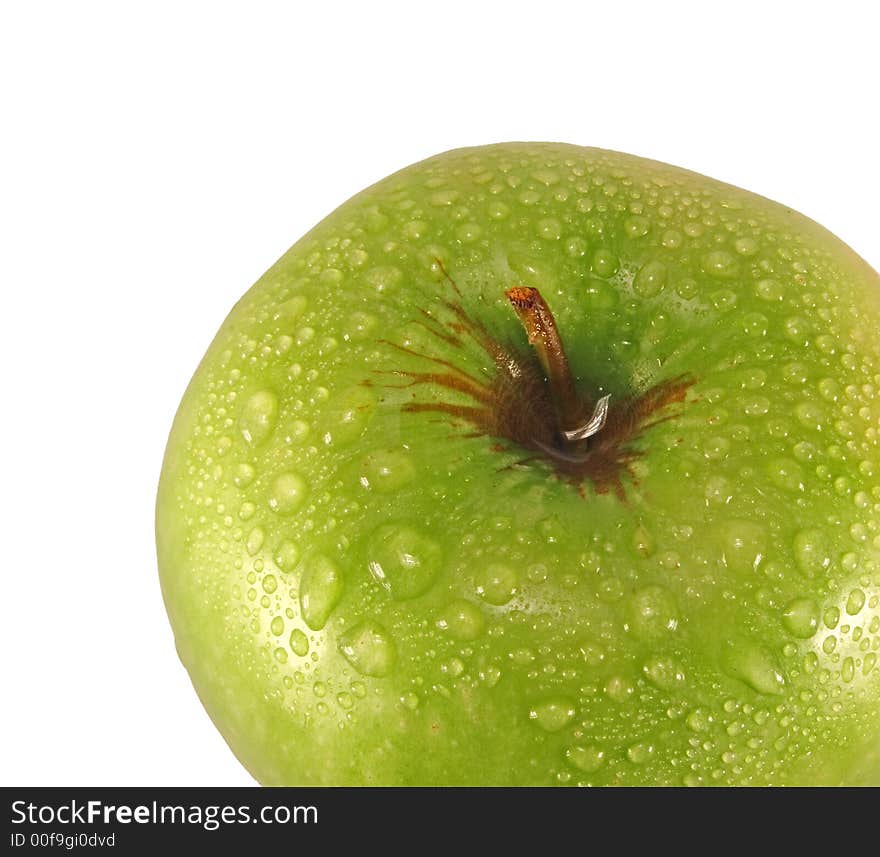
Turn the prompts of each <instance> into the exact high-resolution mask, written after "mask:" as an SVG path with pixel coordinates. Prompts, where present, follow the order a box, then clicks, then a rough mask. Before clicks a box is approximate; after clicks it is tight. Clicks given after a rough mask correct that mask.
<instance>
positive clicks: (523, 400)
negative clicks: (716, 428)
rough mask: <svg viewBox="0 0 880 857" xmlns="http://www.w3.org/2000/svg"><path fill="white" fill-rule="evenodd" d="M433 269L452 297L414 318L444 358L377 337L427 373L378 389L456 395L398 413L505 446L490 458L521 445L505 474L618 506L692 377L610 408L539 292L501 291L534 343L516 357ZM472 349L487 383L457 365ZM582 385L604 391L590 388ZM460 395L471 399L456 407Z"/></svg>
mask: <svg viewBox="0 0 880 857" xmlns="http://www.w3.org/2000/svg"><path fill="white" fill-rule="evenodd" d="M437 266H438V268H439V270H440V271H441V272H442V274H443V278H444V280H445V281H446V282H447V283H448V284H449V286H450V287H451V288H452V290H453V292H454V297H453V298H451V299H450V298H448V297H447V298H441V299H440V300H439V302H438V305H437V309H438V310H439V312H437V311H428V310H426V309H424V308H420V315H421V318H420V319H417V320H416V321H417V323H418V324H420V325H421V326H422V327H423V328H424V329H425V330H426V331H427V332H428V334H429V335H430V336H432V337H434V339H435V340H436V342H437V343H438V345H439V347H441V350H442V351H443V353H444V354H445V355H448V356H444V357H440V356H438V355H436V354H430V353H424V352H421V351H418V350H415V349H413V348H412V347H410V346H409V345H400V344H397V343H394V342H391V341H389V340H381V341H382V342H384V344H386V345H388V346H390V347H392V348H394V349H395V350H397V351H399V352H401V353H403V354H404V355H408V356H409V357H410V358H412V359H415V360H417V361H420V362H422V363H423V364H425V363H427V364H429V365H430V368H428V367H427V366H425V367H424V368H421V369H415V368H413V369H409V368H398V369H394V370H374V372H375V373H377V374H379V375H387V374H393V375H395V376H397V377H398V378H399V379H401V383H399V384H390V383H387V382H385V383H381V384H380V385H381V386H382V387H385V388H386V389H392V388H396V389H398V390H405V389H407V388H413V387H422V386H430V387H434V388H435V389H436V390H438V391H439V390H446V391H449V392H451V393H454V394H456V397H457V398H459V400H458V401H444V400H442V399H438V398H436V396H432V397H431V398H430V399H428V400H427V401H426V400H420V401H419V400H409V401H405V402H403V403H402V406H401V407H402V410H403V411H404V412H405V413H410V414H429V413H433V414H437V415H442V416H444V417H446V418H447V419H452V420H454V421H457V422H461V423H464V424H466V425H468V426H470V428H471V429H472V431H469V432H467V433H466V435H465V436H467V437H478V436H487V437H492V438H494V439H496V440H497V441H502V442H504V441H506V442H507V443H508V444H510V446H505V445H504V444H503V443H501V444H495V445H493V447H492V449H493V450H495V451H497V452H504V451H508V452H509V451H513V449H515V448H518V449H520V450H525V451H527V452H528V453H529V455H528V456H527V457H525V458H520V459H519V460H517V461H514V462H512V463H511V464H509V465H508V466H507V467H515V466H524V465H530V464H534V463H540V462H544V463H545V464H547V465H549V466H550V468H551V469H552V472H553V473H554V474H555V475H556V476H557V477H558V478H559V479H562V480H564V481H566V482H569V483H570V484H571V485H573V486H574V487H575V488H576V489H577V491H578V493H579V494H581V496H586V492H585V487H586V485H587V484H591V485H592V487H593V490H594V491H595V492H596V493H597V494H606V493H609V492H610V493H613V494H614V495H616V496H617V497H618V499H620V500H621V501H623V502H625V501H626V489H625V484H626V482H630V483H636V482H637V481H638V480H637V478H636V473H635V470H634V469H633V465H634V463H635V462H636V461H637V460H638V459H639V458H640V457H641V456H642V454H643V449H642V448H641V444H640V443H639V441H640V440H642V439H643V435H644V433H645V432H646V431H647V430H648V429H650V428H652V427H654V426H657V425H659V424H660V423H663V422H666V421H667V420H669V419H671V418H672V417H673V416H674V414H673V413H668V412H667V413H661V412H662V411H665V410H666V409H667V408H668V407H669V406H670V405H672V404H675V403H682V402H684V400H685V398H686V395H687V392H688V390H689V389H690V388H691V387H692V386H693V384H694V383H695V381H694V379H693V378H691V377H690V376H685V375H680V376H677V377H674V378H671V379H668V380H665V381H663V380H661V381H659V382H657V383H655V384H654V385H653V386H651V387H649V388H647V389H644V390H642V391H641V392H636V391H626V390H624V391H621V392H620V394H619V395H617V396H616V397H615V399H614V404H612V398H611V394H609V393H606V394H605V395H603V396H601V397H600V398H598V399H593V398H592V397H591V396H588V395H584V393H583V392H582V391H580V390H579V389H578V384H577V382H576V380H575V376H574V374H573V373H572V370H571V367H570V365H569V362H568V357H567V356H566V353H565V349H564V347H563V344H562V336H561V335H560V332H559V327H558V325H557V323H556V320H555V318H554V317H553V313H552V312H551V310H550V307H549V306H548V305H547V302H546V301H545V300H544V298H543V296H542V295H541V293H540V292H539V291H538V289H535V288H532V287H529V286H515V287H513V288H510V289H507V290H506V291H505V296H506V297H507V300H508V301H509V302H510V304H511V306H512V307H513V310H514V312H515V313H516V315H517V318H518V319H519V321H520V323H521V324H522V326H523V328H524V329H525V332H526V335H527V337H528V341H529V343H530V345H531V346H532V350H531V352H526V353H523V352H520V351H519V350H518V349H516V348H514V347H512V346H510V345H507V344H504V343H502V342H500V341H499V340H498V339H496V338H495V337H494V336H493V335H492V334H491V333H490V331H489V329H488V328H487V327H486V325H485V324H483V323H482V322H481V321H480V320H479V319H477V318H474V317H473V316H472V315H471V314H470V313H469V312H468V311H467V310H466V309H465V307H464V304H463V298H464V295H463V292H462V290H461V289H460V288H459V287H458V284H457V283H456V282H455V281H454V280H453V279H452V277H451V276H450V275H449V273H448V272H447V271H446V269H445V268H444V267H443V265H442V263H440V262H439V260H437ZM447 314H448V317H447V318H446V319H444V315H447ZM473 346H475V347H476V348H477V349H478V350H479V351H480V352H482V354H483V355H485V356H486V357H488V358H489V359H490V362H491V363H492V364H494V367H495V373H494V375H490V376H489V377H488V378H486V377H483V376H482V373H479V372H478V373H471V372H467V371H465V369H463V368H462V365H461V363H460V360H459V359H458V358H461V359H462V360H463V359H464V358H465V352H467V351H469V350H470V349H471V347H473ZM592 380H593V381H594V382H595V379H592ZM362 383H363V384H365V385H366V386H373V384H374V382H373V381H371V380H364V381H363V382H362ZM587 386H588V388H589V387H592V388H593V389H596V388H598V389H601V384H597V383H590V384H588V385H587ZM462 395H463V396H464V397H465V398H466V399H469V400H470V402H469V403H465V402H462V401H460V397H461V396H462ZM507 467H505V468H502V469H507Z"/></svg>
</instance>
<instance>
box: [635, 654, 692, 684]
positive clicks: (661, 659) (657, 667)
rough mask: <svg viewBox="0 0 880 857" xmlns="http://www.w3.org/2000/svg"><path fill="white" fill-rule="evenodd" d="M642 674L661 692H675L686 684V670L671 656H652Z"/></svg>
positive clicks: (645, 664)
mask: <svg viewBox="0 0 880 857" xmlns="http://www.w3.org/2000/svg"><path fill="white" fill-rule="evenodd" d="M642 672H643V673H644V675H645V678H646V679H647V680H648V681H649V682H651V684H653V685H654V687H657V688H659V689H660V690H675V689H676V688H680V687H683V686H684V683H685V676H684V669H683V668H682V666H681V664H680V663H679V662H678V661H677V660H676V659H675V658H673V657H671V656H670V655H652V656H651V657H649V658H648V660H647V661H645V663H644V665H643V666H642Z"/></svg>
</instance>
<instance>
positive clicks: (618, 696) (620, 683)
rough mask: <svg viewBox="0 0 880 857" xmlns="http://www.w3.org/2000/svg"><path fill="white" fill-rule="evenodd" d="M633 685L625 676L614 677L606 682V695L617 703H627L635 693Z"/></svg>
mask: <svg viewBox="0 0 880 857" xmlns="http://www.w3.org/2000/svg"><path fill="white" fill-rule="evenodd" d="M635 690H636V689H635V687H633V683H632V682H631V681H630V680H629V679H627V678H624V677H623V676H620V675H614V676H611V678H609V679H608V681H607V682H605V695H606V696H607V697H608V698H609V699H613V700H614V701H615V702H626V701H627V700H629V699H631V698H632V695H633V694H634V693H635Z"/></svg>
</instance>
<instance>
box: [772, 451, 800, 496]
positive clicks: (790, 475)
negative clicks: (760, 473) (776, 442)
mask: <svg viewBox="0 0 880 857" xmlns="http://www.w3.org/2000/svg"><path fill="white" fill-rule="evenodd" d="M767 475H768V476H769V477H770V480H771V482H773V484H774V485H776V486H777V487H779V488H782V489H783V490H785V491H789V492H791V493H800V492H802V491H803V490H804V471H803V468H802V467H801V466H800V464H798V463H797V462H796V461H793V460H792V459H790V458H776V459H773V460H772V461H770V462H769V463H768V464H767Z"/></svg>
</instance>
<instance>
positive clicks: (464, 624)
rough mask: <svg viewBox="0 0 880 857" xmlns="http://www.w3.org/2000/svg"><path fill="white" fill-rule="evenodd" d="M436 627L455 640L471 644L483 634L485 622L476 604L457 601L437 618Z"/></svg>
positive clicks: (462, 600) (448, 605)
mask: <svg viewBox="0 0 880 857" xmlns="http://www.w3.org/2000/svg"><path fill="white" fill-rule="evenodd" d="M436 625H437V627H438V628H439V629H440V630H441V631H447V632H448V633H449V635H450V636H451V637H453V638H455V639H456V640H461V641H463V642H471V641H473V640H476V639H477V638H478V637H479V636H480V635H481V634H482V633H483V629H484V628H485V626H486V620H485V619H484V618H483V612H482V611H481V610H480V608H479V607H477V605H476V604H472V603H471V602H470V601H465V600H464V599H457V600H455V601H453V602H452V603H450V604H447V605H446V607H445V608H444V609H443V610H442V612H441V613H440V615H439V616H438V617H437V622H436Z"/></svg>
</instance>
